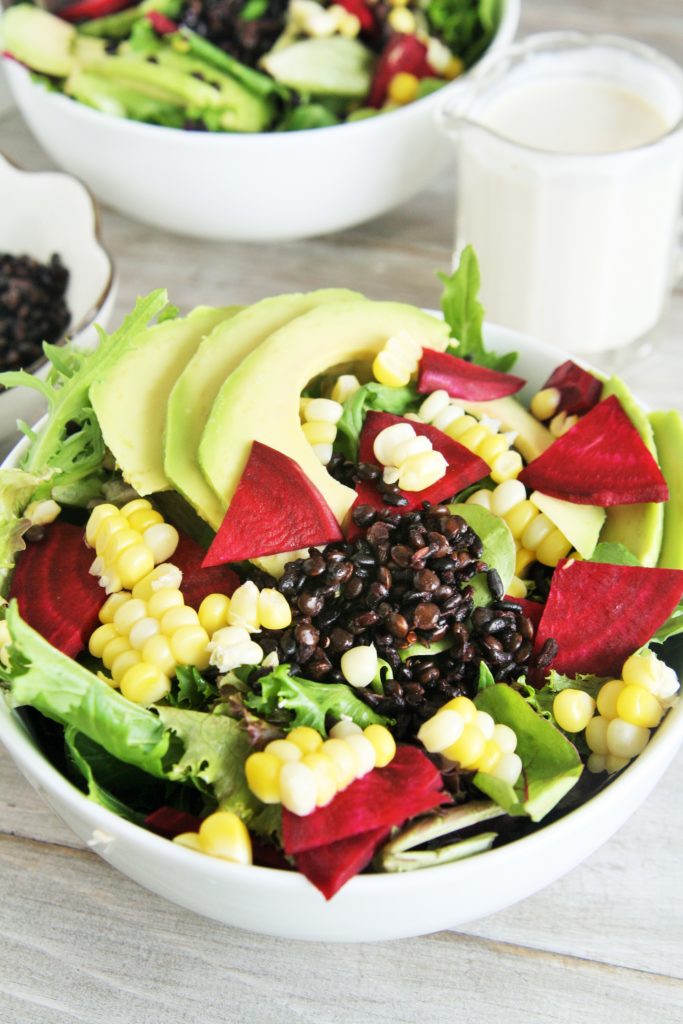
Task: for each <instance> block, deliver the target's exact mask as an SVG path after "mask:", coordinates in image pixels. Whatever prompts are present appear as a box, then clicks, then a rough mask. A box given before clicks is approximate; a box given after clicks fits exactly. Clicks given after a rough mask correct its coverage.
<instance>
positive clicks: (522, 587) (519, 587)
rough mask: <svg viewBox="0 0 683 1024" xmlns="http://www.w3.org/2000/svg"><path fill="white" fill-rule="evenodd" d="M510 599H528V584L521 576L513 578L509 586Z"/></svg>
mask: <svg viewBox="0 0 683 1024" xmlns="http://www.w3.org/2000/svg"><path fill="white" fill-rule="evenodd" d="M508 597H526V583H525V582H524V580H520V578H519V576H513V577H512V579H511V580H510V582H509V584H508Z"/></svg>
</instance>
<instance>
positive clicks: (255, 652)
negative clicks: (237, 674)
mask: <svg viewBox="0 0 683 1024" xmlns="http://www.w3.org/2000/svg"><path fill="white" fill-rule="evenodd" d="M240 628H241V627H239V626H228V627H227V629H240ZM225 632H226V630H224V629H219V630H218V632H217V633H214V636H213V639H212V640H211V641H210V643H209V646H208V650H209V664H210V665H213V666H214V667H215V668H217V669H218V671H219V672H231V671H233V669H236V668H240V667H241V666H242V665H260V663H261V662H262V661H263V648H262V647H261V646H260V644H257V643H254V641H253V640H240V641H238V642H237V643H229V644H223V643H222V642H221V641H220V640H216V637H218V636H219V635H222V634H223V633H225ZM245 632H246V630H245ZM247 635H248V634H247Z"/></svg>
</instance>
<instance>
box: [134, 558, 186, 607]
mask: <svg viewBox="0 0 683 1024" xmlns="http://www.w3.org/2000/svg"><path fill="white" fill-rule="evenodd" d="M182 582H183V574H182V572H181V571H180V569H179V568H178V567H177V566H176V565H171V563H170V562H163V563H162V564H161V565H157V566H156V567H155V568H154V569H152V571H151V572H150V573H148V574H147V575H146V576H143V578H142V579H141V580H140V581H139V583H136V584H135V586H134V587H133V597H141V598H142V599H143V601H148V600H149V598H150V597H151V596H152V594H154V593H156V591H157V590H179V589H180V584H181V583H182Z"/></svg>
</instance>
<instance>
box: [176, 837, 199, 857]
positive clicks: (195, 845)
mask: <svg viewBox="0 0 683 1024" xmlns="http://www.w3.org/2000/svg"><path fill="white" fill-rule="evenodd" d="M173 842H174V843H177V844H178V846H186V847H187V848H188V850H199V852H200V853H201V852H202V844H201V843H200V842H199V835H198V834H197V833H196V832H181V834H180V835H179V836H173Z"/></svg>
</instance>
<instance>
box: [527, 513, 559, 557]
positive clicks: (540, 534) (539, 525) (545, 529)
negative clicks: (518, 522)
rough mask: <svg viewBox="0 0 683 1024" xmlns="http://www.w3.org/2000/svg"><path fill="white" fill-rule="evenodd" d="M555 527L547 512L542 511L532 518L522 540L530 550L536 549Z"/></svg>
mask: <svg viewBox="0 0 683 1024" xmlns="http://www.w3.org/2000/svg"><path fill="white" fill-rule="evenodd" d="M554 529H555V524H554V523H552V522H551V521H550V520H549V519H548V517H547V515H545V513H543V512H541V513H539V515H537V516H536V518H535V519H532V520H531V522H530V523H529V525H528V526H527V528H526V530H525V531H524V533H523V534H522V536H521V538H520V542H521V544H522V545H523V547H525V548H526V549H527V550H528V551H536V549H537V548H538V546H539V545H540V544H541V542H542V541H544V540H545V538H546V537H548V536H550V534H551V533H552V532H553V530H554Z"/></svg>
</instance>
